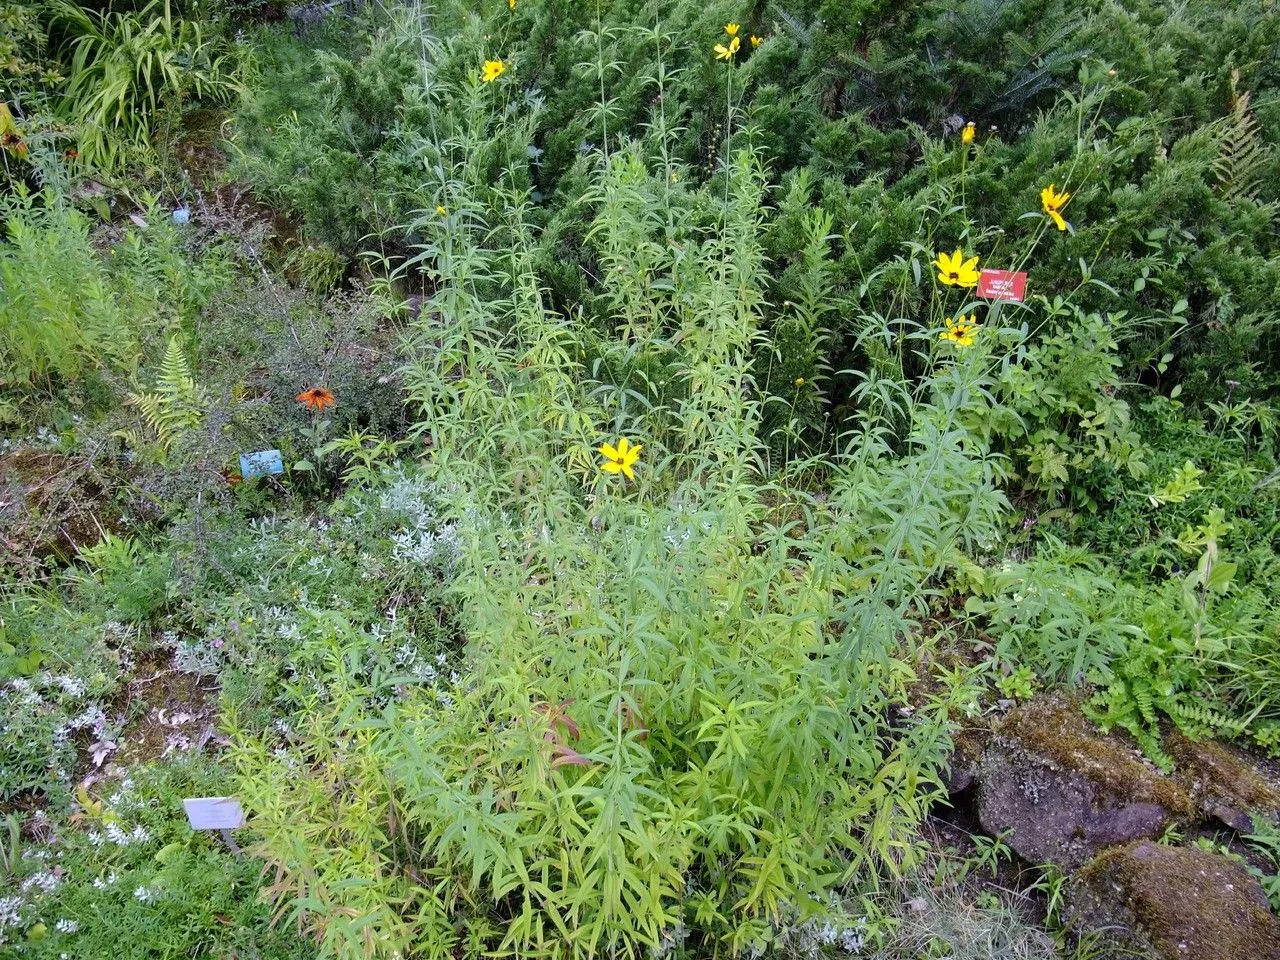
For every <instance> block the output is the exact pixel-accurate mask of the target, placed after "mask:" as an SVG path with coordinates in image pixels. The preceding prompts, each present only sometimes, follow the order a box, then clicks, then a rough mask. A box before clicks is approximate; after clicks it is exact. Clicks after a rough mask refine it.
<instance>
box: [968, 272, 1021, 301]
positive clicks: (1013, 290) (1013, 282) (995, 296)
mask: <svg viewBox="0 0 1280 960" xmlns="http://www.w3.org/2000/svg"><path fill="white" fill-rule="evenodd" d="M1026 295H1027V275H1026V274H1025V273H1022V272H1020V271H1017V270H983V271H982V273H980V274H979V275H978V296H980V297H982V298H984V299H986V300H1015V301H1017V302H1018V303H1021V302H1022V301H1023V299H1024V298H1025V297H1026Z"/></svg>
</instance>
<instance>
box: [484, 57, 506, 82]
mask: <svg viewBox="0 0 1280 960" xmlns="http://www.w3.org/2000/svg"><path fill="white" fill-rule="evenodd" d="M506 72H507V65H506V63H504V62H503V61H501V60H486V61H485V62H484V73H482V74H481V75H480V79H481V80H483V81H484V82H485V83H493V81H495V80H497V79H498V78H499V77H500V76H502V75H503V74H504V73H506Z"/></svg>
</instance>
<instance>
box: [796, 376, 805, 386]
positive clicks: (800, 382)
mask: <svg viewBox="0 0 1280 960" xmlns="http://www.w3.org/2000/svg"><path fill="white" fill-rule="evenodd" d="M796 386H797V387H803V386H804V377H796Z"/></svg>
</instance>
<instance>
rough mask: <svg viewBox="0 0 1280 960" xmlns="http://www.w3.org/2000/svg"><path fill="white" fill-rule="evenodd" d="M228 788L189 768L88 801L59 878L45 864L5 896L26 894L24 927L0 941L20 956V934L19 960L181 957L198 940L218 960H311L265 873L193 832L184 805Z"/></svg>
mask: <svg viewBox="0 0 1280 960" xmlns="http://www.w3.org/2000/svg"><path fill="white" fill-rule="evenodd" d="M225 789H226V788H225V775H224V774H222V773H221V771H219V770H218V769H217V768H216V767H213V766H212V765H211V764H209V763H207V762H201V761H198V760H191V761H181V762H176V763H170V764H168V765H165V766H152V767H139V768H137V769H135V770H134V771H133V772H132V773H131V774H130V776H129V778H128V780H126V781H125V782H123V783H120V784H115V785H111V786H110V787H109V788H108V789H106V790H104V791H103V792H102V794H101V795H100V796H98V797H96V798H92V799H91V798H90V796H89V795H88V794H82V800H81V803H80V809H79V810H78V811H77V813H76V814H74V815H73V817H74V822H75V824H76V825H75V826H73V827H68V828H67V829H65V830H62V831H60V833H59V841H60V842H59V843H58V845H57V847H56V851H57V853H58V854H59V856H58V858H57V874H56V882H55V883H52V884H51V883H49V882H48V880H47V878H46V877H47V875H50V869H51V868H50V864H49V862H48V861H42V860H38V859H25V860H24V861H23V862H22V863H21V867H20V870H19V877H18V880H19V882H18V883H17V884H15V885H14V886H13V887H10V888H8V889H10V890H21V891H23V893H24V894H25V895H24V896H22V897H20V898H19V899H20V900H21V901H22V903H21V906H20V908H19V911H18V913H19V918H20V928H19V929H18V930H16V931H15V930H13V929H12V928H10V929H3V930H0V945H3V944H6V943H7V944H8V945H9V947H10V948H15V946H16V945H15V943H14V940H15V938H16V939H17V940H18V942H19V943H20V944H21V946H20V947H16V949H18V950H20V953H18V954H17V955H19V956H23V957H36V958H49V960H56V958H58V957H61V956H77V957H101V956H116V957H121V958H137V960H142V958H152V957H180V956H186V955H188V954H189V953H190V951H191V949H192V945H193V944H200V945H201V947H202V949H206V950H208V951H210V952H211V953H212V954H214V955H226V956H252V957H262V958H271V960H286V958H288V960H303V958H305V957H309V956H314V952H313V951H312V950H311V949H310V947H309V946H308V945H307V944H305V943H304V942H302V941H300V940H299V939H297V938H296V937H294V936H292V935H290V933H289V932H288V931H282V930H273V929H271V928H270V926H269V920H270V917H269V914H268V912H267V910H266V909H265V907H264V906H263V905H262V904H261V903H260V902H259V901H258V900H257V897H256V887H257V882H256V881H257V871H258V867H257V865H256V864H255V863H254V862H253V861H252V860H247V859H243V858H238V857H235V856H233V855H232V854H231V853H229V852H228V851H226V850H225V849H220V847H221V841H220V840H219V839H218V838H217V836H216V834H214V835H211V834H209V833H207V832H203V833H196V832H194V831H192V830H191V829H190V828H189V827H188V826H187V823H186V819H185V818H184V817H183V816H182V813H181V811H182V798H183V797H189V796H209V795H215V796H216V795H219V794H221V793H224V792H225ZM84 801H88V803H87V804H86V803H84ZM29 846H30V847H32V848H34V847H35V845H34V844H30V845H29ZM39 850H40V852H41V853H43V854H46V855H47V854H48V853H49V852H50V849H49V848H48V847H45V846H43V845H41V846H40V848H39ZM33 877H36V878H37V881H38V882H32V878H33ZM22 928H25V930H24V929H22ZM37 928H41V929H39V930H38V933H39V934H40V935H39V936H33V933H35V932H37Z"/></svg>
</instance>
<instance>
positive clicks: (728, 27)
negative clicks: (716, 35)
mask: <svg viewBox="0 0 1280 960" xmlns="http://www.w3.org/2000/svg"><path fill="white" fill-rule="evenodd" d="M724 32H725V33H727V34H728V35H729V36H731V37H736V36H737V35H738V25H737V24H736V23H726V24H725V25H724Z"/></svg>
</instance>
